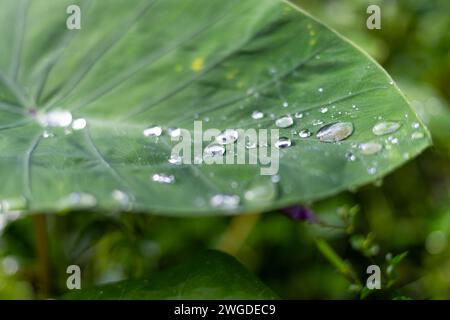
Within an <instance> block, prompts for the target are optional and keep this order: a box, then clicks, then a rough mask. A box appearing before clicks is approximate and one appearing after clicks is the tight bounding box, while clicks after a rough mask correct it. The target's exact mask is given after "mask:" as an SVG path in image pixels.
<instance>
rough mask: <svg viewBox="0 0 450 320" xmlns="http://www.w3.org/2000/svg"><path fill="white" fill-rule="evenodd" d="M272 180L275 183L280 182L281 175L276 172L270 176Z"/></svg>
mask: <svg viewBox="0 0 450 320" xmlns="http://www.w3.org/2000/svg"><path fill="white" fill-rule="evenodd" d="M270 180H271V181H272V182H273V183H278V182H280V176H279V175H277V174H275V175H273V176H271V177H270Z"/></svg>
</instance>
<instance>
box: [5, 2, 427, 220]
mask: <svg viewBox="0 0 450 320" xmlns="http://www.w3.org/2000/svg"><path fill="white" fill-rule="evenodd" d="M72 3H73V1H68V0H64V1H57V2H56V1H53V2H49V1H46V0H37V1H25V0H24V1H15V0H8V1H2V3H1V5H0V11H1V12H2V14H3V15H4V19H2V22H1V23H2V31H3V33H2V34H3V36H2V37H1V39H0V46H2V47H4V48H8V50H9V49H11V52H9V51H8V52H6V53H5V54H4V55H2V58H1V60H0V69H1V70H2V71H1V73H0V102H1V106H2V107H1V108H0V149H1V150H2V155H3V156H2V158H1V159H0V167H1V172H0V174H1V176H2V180H3V181H4V182H5V183H4V184H3V185H2V186H3V187H0V198H1V199H4V201H6V202H7V203H8V208H10V209H17V210H19V209H20V210H23V211H27V212H33V213H34V212H48V213H51V212H60V211H62V210H66V209H67V210H73V209H79V210H81V209H90V208H93V207H95V208H96V210H97V211H113V210H132V211H135V212H136V211H137V212H153V213H158V214H171V215H175V214H178V215H187V214H190V215H193V214H211V213H214V212H217V211H222V212H224V211H227V212H228V211H230V210H228V209H229V208H223V207H217V206H216V205H213V204H211V202H210V199H211V197H213V196H214V195H216V194H232V195H237V196H239V197H240V199H241V203H240V204H239V206H237V207H234V206H233V208H232V210H231V211H233V212H237V213H240V212H249V211H252V212H253V211H256V210H258V211H267V210H270V209H276V208H281V207H283V206H286V205H291V204H295V203H298V202H306V201H312V200H318V199H321V198H324V197H327V196H330V195H333V194H336V193H338V192H340V191H343V190H347V189H349V188H356V187H359V186H361V185H364V184H366V183H369V182H372V181H374V180H376V179H379V178H380V177H382V176H384V175H386V174H387V173H389V172H391V171H392V170H393V169H395V168H397V167H399V166H400V165H401V164H403V163H404V162H405V160H407V159H410V158H413V157H415V156H416V155H417V154H419V153H420V152H421V151H422V150H423V149H424V148H426V147H427V146H428V145H429V137H428V132H427V130H426V128H425V127H423V126H422V125H420V128H417V129H414V128H412V125H413V124H414V123H417V125H419V123H420V120H418V119H417V118H416V116H415V114H414V112H413V111H412V109H411V108H410V106H409V105H408V103H407V102H406V100H405V99H404V97H403V95H402V94H401V93H400V91H399V90H398V88H397V86H396V85H394V84H393V81H392V80H391V78H390V76H389V75H388V74H387V73H386V72H385V71H384V70H383V69H382V68H381V67H380V66H379V65H378V64H377V63H376V62H375V61H373V60H372V59H371V58H370V57H369V56H368V55H366V54H365V53H363V52H362V51H360V50H358V49H357V48H355V47H354V46H353V45H352V44H351V43H350V42H348V41H347V40H346V39H344V38H342V37H341V36H339V35H338V34H336V33H335V32H333V31H331V30H330V29H328V28H327V27H325V26H324V25H322V24H321V23H319V22H317V21H316V20H314V19H313V18H311V17H309V16H308V15H307V14H305V13H304V12H302V11H301V10H300V9H298V8H296V7H293V6H291V5H290V4H289V3H284V2H282V1H273V0H264V1H261V0H250V1H238V2H234V1H208V0H201V1H199V0H195V1H183V2H182V4H181V3H180V1H178V0H169V1H133V2H123V1H118V0H116V1H107V2H105V1H87V2H83V1H81V2H78V4H80V5H81V7H82V10H83V27H82V30H80V31H72V30H67V29H66V28H65V19H66V15H65V14H61V13H65V8H66V7H67V5H69V4H72ZM49 13H50V17H48V18H46V19H43V18H42V16H47V15H49ZM249 16H251V17H252V18H251V19H249ZM11 35H15V36H14V37H12V36H11ZM49 35H51V36H49ZM58 110H59V111H70V112H71V114H72V116H73V118H74V119H75V118H76V119H85V120H86V121H87V126H86V128H84V129H82V130H73V131H72V130H69V131H68V129H67V126H68V125H69V123H70V119H69V121H68V123H66V121H64V123H65V124H62V123H60V122H58V121H56V122H58V123H57V125H52V120H49V117H51V116H55V114H54V112H55V111H58ZM255 110H259V111H261V112H263V113H264V114H265V117H264V118H263V119H260V120H254V119H252V117H251V114H252V113H253V112H254V111H255ZM296 113H302V115H303V117H302V118H301V119H300V118H298V119H297V118H295V119H294V121H295V124H294V126H292V127H289V128H283V129H281V130H280V134H281V136H284V137H288V138H290V139H291V141H292V143H293V146H291V147H290V148H287V149H283V150H280V153H281V154H280V157H281V159H280V164H279V166H280V168H279V176H280V182H279V184H278V185H277V189H278V190H277V192H270V195H272V197H274V199H270V201H251V199H250V200H249V199H247V198H246V197H245V194H246V191H247V188H249V186H251V185H252V184H253V183H254V179H255V176H258V175H259V173H260V166H258V165H250V164H249V165H206V164H202V165H188V164H186V165H179V166H177V165H173V164H171V163H169V162H168V159H169V158H170V156H171V148H172V146H174V143H173V142H171V141H170V137H169V135H168V134H167V130H168V129H169V128H171V127H180V128H184V129H187V130H189V131H190V132H191V133H193V130H194V127H193V123H194V120H196V119H198V120H202V121H203V122H204V125H203V128H204V129H207V128H218V129H220V130H223V129H226V128H237V129H248V128H253V129H256V128H259V129H270V128H276V126H275V119H276V118H279V117H282V116H284V115H286V114H291V115H294V114H296ZM59 116H60V115H59ZM380 121H388V122H390V121H394V122H395V123H397V124H398V125H399V126H400V129H399V130H398V131H396V132H395V133H392V134H390V135H387V134H386V135H374V133H373V132H372V131H373V127H374V125H375V124H377V123H378V122H380ZM336 122H337V123H345V124H346V125H347V127H346V128H347V129H349V130H350V131H351V132H348V133H347V134H346V135H345V137H344V136H342V137H341V138H339V139H338V140H341V139H342V138H347V135H350V136H349V137H348V138H347V139H345V140H343V141H338V142H337V143H327V142H330V141H331V140H330V137H328V138H326V137H324V136H322V137H321V138H320V139H318V138H316V133H317V132H318V131H319V128H320V127H321V126H322V125H327V124H331V123H336ZM43 124H44V125H48V124H50V125H49V126H47V127H43ZM150 125H157V126H159V127H161V128H162V130H163V134H162V135H161V136H160V137H146V136H144V135H143V130H144V129H145V128H146V127H148V126H150ZM55 126H63V127H65V128H56V127H55ZM302 129H307V130H309V131H310V132H312V133H313V135H311V136H310V137H307V138H301V137H299V135H298V131H299V130H302ZM414 130H419V131H420V139H417V140H413V139H411V135H412V134H413V132H414ZM333 137H334V138H336V136H333ZM333 137H332V138H333ZM387 139H391V140H387ZM332 140H333V139H332ZM393 141H398V143H393ZM364 142H376V143H379V144H381V145H382V146H384V147H383V148H382V150H381V151H380V152H378V153H376V154H371V155H366V154H362V152H361V151H360V150H359V149H358V144H360V143H364ZM272 143H274V142H272ZM260 149H261V148H260ZM246 152H247V153H248V152H249V151H248V150H246ZM353 153H354V156H351V158H352V159H353V157H354V158H355V160H354V161H349V160H348V159H347V157H348V156H347V155H348V154H353ZM186 160H187V159H186ZM189 160H190V161H193V159H192V158H191V159H189ZM155 174H164V175H167V176H173V177H174V178H175V183H169V184H161V183H158V182H155V181H152V179H151V177H152V176H154V175H155ZM266 180H267V181H268V182H269V183H270V180H269V178H268V177H267V179H266ZM173 199H177V201H173Z"/></svg>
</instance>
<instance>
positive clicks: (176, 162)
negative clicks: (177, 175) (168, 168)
mask: <svg viewBox="0 0 450 320" xmlns="http://www.w3.org/2000/svg"><path fill="white" fill-rule="evenodd" d="M168 161H169V163H170V164H174V165H179V164H182V163H183V158H182V157H180V156H179V155H178V154H176V153H173V154H171V155H170V158H169V160H168Z"/></svg>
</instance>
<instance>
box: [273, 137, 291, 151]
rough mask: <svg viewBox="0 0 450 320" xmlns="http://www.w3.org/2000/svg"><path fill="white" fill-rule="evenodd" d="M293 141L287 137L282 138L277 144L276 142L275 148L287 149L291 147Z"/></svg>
mask: <svg viewBox="0 0 450 320" xmlns="http://www.w3.org/2000/svg"><path fill="white" fill-rule="evenodd" d="M291 144H292V142H291V139H289V138H286V137H280V138H279V139H278V141H277V142H275V147H277V148H278V149H285V148H289V147H290V146H291Z"/></svg>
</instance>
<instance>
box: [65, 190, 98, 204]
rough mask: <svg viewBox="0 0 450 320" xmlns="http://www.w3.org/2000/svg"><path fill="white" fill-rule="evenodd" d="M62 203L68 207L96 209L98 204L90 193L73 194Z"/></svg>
mask: <svg viewBox="0 0 450 320" xmlns="http://www.w3.org/2000/svg"><path fill="white" fill-rule="evenodd" d="M62 202H63V205H64V206H67V207H72V206H75V207H94V206H95V205H96V204H97V199H96V198H95V197H94V196H93V195H92V194H90V193H85V192H72V193H71V194H69V196H68V197H67V198H65V199H63V201H62Z"/></svg>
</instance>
